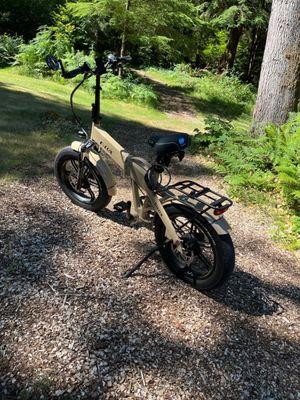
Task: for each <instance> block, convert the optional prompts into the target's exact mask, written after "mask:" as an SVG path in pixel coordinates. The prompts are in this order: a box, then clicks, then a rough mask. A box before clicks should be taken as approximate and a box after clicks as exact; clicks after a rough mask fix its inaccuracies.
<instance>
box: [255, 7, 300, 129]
mask: <svg viewBox="0 0 300 400" xmlns="http://www.w3.org/2000/svg"><path fill="white" fill-rule="evenodd" d="M299 21H300V0H273V4H272V11H271V17H270V23H269V29H268V35H267V42H266V47H265V53H264V58H263V64H262V70H261V75H260V80H259V88H258V96H257V101H256V107H255V111H254V128H259V127H260V126H262V125H264V124H266V123H269V122H272V123H275V124H282V123H284V122H285V121H286V119H287V116H288V113H289V112H290V111H293V110H295V109H296V107H297V104H298V102H299V94H300V93H299V80H300V77H299V75H300V25H299ZM258 130H259V129H258Z"/></svg>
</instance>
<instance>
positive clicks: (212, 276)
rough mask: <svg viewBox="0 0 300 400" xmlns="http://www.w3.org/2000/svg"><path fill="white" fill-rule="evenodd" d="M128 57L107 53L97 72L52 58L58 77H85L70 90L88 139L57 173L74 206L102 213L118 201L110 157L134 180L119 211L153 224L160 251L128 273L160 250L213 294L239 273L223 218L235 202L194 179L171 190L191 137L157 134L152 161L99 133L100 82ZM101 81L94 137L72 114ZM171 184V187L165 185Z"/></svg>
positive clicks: (64, 153)
mask: <svg viewBox="0 0 300 400" xmlns="http://www.w3.org/2000/svg"><path fill="white" fill-rule="evenodd" d="M130 60H131V58H130V57H116V56H114V55H109V56H108V59H107V62H105V63H104V62H103V60H102V59H101V58H97V59H96V60H95V65H96V67H95V68H91V66H90V65H89V64H87V63H84V64H83V65H81V66H80V67H78V68H76V69H74V70H72V71H66V70H65V68H64V66H63V63H62V61H61V60H57V59H56V58H55V57H54V56H48V57H47V60H46V62H47V65H48V67H49V68H50V69H51V70H53V71H58V70H61V73H62V76H63V77H64V78H66V79H71V78H74V77H76V76H77V75H79V74H82V75H83V78H82V80H81V82H80V83H79V84H77V86H76V87H75V89H74V90H73V91H72V94H71V98H70V103H71V108H72V111H73V115H74V118H75V121H76V122H77V124H78V125H79V126H80V131H79V135H80V136H81V138H83V139H82V140H80V141H74V142H73V143H71V145H70V146H68V147H66V148H64V149H62V150H61V151H60V152H59V154H58V155H57V157H56V159H55V164H54V169H55V175H56V178H57V181H58V183H59V185H60V187H61V189H62V190H63V192H64V193H65V194H66V195H67V196H68V197H69V199H70V200H71V201H72V202H73V203H74V204H76V205H78V206H80V207H82V208H84V209H86V210H90V211H93V212H98V211H99V210H102V209H104V208H105V207H107V205H108V204H109V203H110V201H111V199H112V198H113V196H115V195H116V186H117V182H116V178H115V177H114V176H113V174H112V172H111V169H110V167H109V165H108V164H107V162H106V160H105V159H104V158H103V153H105V154H106V155H107V156H108V157H109V158H111V159H112V160H113V161H114V162H115V163H116V164H117V165H118V166H119V167H120V168H121V169H122V170H123V171H124V174H125V176H126V177H128V179H129V181H130V185H131V190H132V200H131V201H122V202H119V203H117V204H115V205H114V209H115V210H116V211H119V212H126V213H127V216H128V218H129V219H131V220H132V219H141V220H143V221H146V222H151V223H152V224H153V227H154V234H155V240H156V244H157V246H156V247H155V248H153V249H152V250H151V251H150V253H149V254H148V255H147V256H146V257H144V258H143V260H141V262H139V263H138V264H137V265H136V266H135V267H134V268H132V269H131V270H129V271H126V272H125V274H124V276H125V277H126V278H128V277H130V276H131V275H132V274H133V273H134V272H135V271H137V270H138V269H139V268H140V267H141V265H142V264H143V262H144V261H146V259H147V258H148V257H150V256H151V255H152V254H153V253H154V252H155V251H159V252H160V255H161V258H162V260H163V261H164V263H165V264H166V265H167V267H168V268H169V269H170V270H171V271H172V272H173V273H174V274H175V275H176V276H177V277H179V278H180V279H182V280H184V281H185V282H187V283H188V284H191V285H192V286H194V287H195V288H197V289H198V290H210V289H213V288H216V287H217V286H220V285H221V284H223V283H224V282H225V281H226V280H227V279H228V278H229V276H230V275H231V273H232V272H233V269H234V263H235V254H234V246H233V243H232V240H231V237H230V234H229V231H230V227H229V224H228V223H227V222H226V220H225V218H224V215H223V214H224V213H225V212H226V211H227V210H228V208H229V207H230V206H231V205H232V201H231V200H230V199H229V198H227V197H225V196H221V195H219V194H218V193H217V192H215V191H213V190H211V189H209V188H208V187H204V186H202V185H201V184H199V183H197V182H193V181H192V180H184V181H181V182H177V183H174V184H171V174H170V172H169V169H168V167H169V165H170V163H171V161H172V159H173V158H174V157H178V158H179V160H180V161H182V160H183V158H184V155H185V150H186V149H187V148H188V146H189V145H190V142H191V139H190V136H189V135H187V134H183V133H182V134H181V133H178V134H171V133H170V134H166V135H154V136H152V137H150V138H149V145H150V146H152V147H153V148H154V152H155V159H154V160H153V161H152V162H149V161H147V160H145V159H143V158H140V157H136V156H134V155H132V154H129V153H128V152H127V151H126V150H125V149H124V148H123V147H122V146H121V145H120V144H119V143H118V142H117V141H116V140H115V139H114V138H113V137H112V136H111V135H110V134H109V133H108V132H107V131H105V130H104V129H103V128H102V127H101V116H100V90H101V86H100V78H101V76H102V75H103V74H105V73H106V72H107V71H108V70H109V69H110V68H112V69H114V68H117V67H120V66H122V65H123V64H124V63H126V62H128V61H130ZM92 76H94V77H95V78H96V85H95V101H94V103H93V104H92V121H93V122H92V129H91V133H90V135H89V134H87V132H86V131H85V130H84V128H82V127H81V124H80V120H79V118H78V117H77V116H76V113H75V111H74V103H73V98H74V94H75V93H76V91H77V90H78V89H79V88H80V87H81V86H82V84H83V83H84V82H85V81H86V80H87V79H89V78H91V77H92ZM166 177H167V178H168V179H167V182H166V179H165V178H166Z"/></svg>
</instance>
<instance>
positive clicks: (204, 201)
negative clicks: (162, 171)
mask: <svg viewBox="0 0 300 400" xmlns="http://www.w3.org/2000/svg"><path fill="white" fill-rule="evenodd" d="M159 194H160V195H161V196H162V197H163V198H165V197H166V198H172V199H174V200H177V201H178V202H180V203H183V204H185V205H186V204H187V203H188V204H190V205H191V206H192V207H194V208H196V209H197V211H198V212H200V213H201V214H203V213H205V212H207V211H208V210H211V209H212V210H214V211H217V212H219V213H220V214H221V213H222V211H223V212H224V211H226V210H227V209H228V208H229V207H230V206H232V204H233V202H232V201H231V200H230V199H229V198H228V197H225V196H221V195H220V194H218V193H216V192H214V191H213V190H211V189H209V188H208V187H205V186H202V185H200V184H199V183H196V182H193V181H188V180H187V181H182V182H178V183H175V184H174V185H170V186H167V187H166V188H165V189H163V190H161V191H160V193H159Z"/></svg>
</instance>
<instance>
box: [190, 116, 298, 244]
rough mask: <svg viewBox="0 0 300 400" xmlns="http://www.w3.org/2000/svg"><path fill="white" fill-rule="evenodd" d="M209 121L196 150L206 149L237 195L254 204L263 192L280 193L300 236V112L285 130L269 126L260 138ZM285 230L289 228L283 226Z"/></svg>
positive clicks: (195, 142)
mask: <svg viewBox="0 0 300 400" xmlns="http://www.w3.org/2000/svg"><path fill="white" fill-rule="evenodd" d="M205 122H206V128H205V131H204V133H203V134H200V133H199V134H197V135H195V137H194V139H193V147H192V148H193V150H194V151H200V150H201V151H203V150H205V151H207V152H209V153H211V154H212V155H213V156H214V159H215V161H216V170H217V171H218V172H220V173H222V174H224V175H225V181H227V182H228V183H229V185H230V188H231V191H232V193H233V194H235V195H237V196H241V197H244V198H248V199H250V200H251V201H254V202H257V201H258V198H259V199H260V198H261V193H263V192H270V193H272V194H276V198H277V201H279V200H278V199H280V198H281V199H282V200H281V202H282V204H281V207H283V208H285V209H287V210H289V211H288V212H289V213H290V214H291V215H293V217H291V219H290V220H291V224H292V232H293V233H292V234H293V235H294V236H297V235H298V233H299V231H300V113H297V114H292V115H291V116H290V119H289V120H288V122H287V123H285V124H284V125H282V126H281V127H276V126H274V125H269V126H267V127H266V128H265V135H262V136H259V137H251V136H250V135H249V134H247V133H245V132H237V131H235V130H234V129H233V127H232V126H231V125H230V124H229V123H228V122H227V121H224V120H221V119H220V118H209V119H206V120H205ZM255 190H256V192H255ZM278 195H279V196H278ZM282 229H287V228H286V226H285V225H282ZM295 246H296V245H295Z"/></svg>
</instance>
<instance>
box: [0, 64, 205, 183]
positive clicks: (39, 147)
mask: <svg viewBox="0 0 300 400" xmlns="http://www.w3.org/2000/svg"><path fill="white" fill-rule="evenodd" d="M73 83H74V82H73ZM71 89H72V87H71V86H70V85H62V84H60V83H56V82H53V81H50V80H47V79H35V78H31V77H27V76H23V75H19V74H18V73H17V72H16V70H14V69H10V68H6V69H2V70H0V102H1V109H0V144H1V149H2V151H1V155H0V178H5V179H16V178H19V177H24V176H31V175H41V174H43V173H44V172H45V171H47V169H50V168H51V163H52V161H53V159H54V157H55V154H56V153H57V151H58V150H59V149H60V148H61V147H62V146H65V145H67V144H69V143H70V141H71V140H74V135H73V133H76V126H74V124H73V123H72V121H71V120H72V115H71V110H70V106H69V96H70V92H71ZM75 101H76V104H77V108H78V110H79V114H80V116H81V118H82V119H83V121H84V122H85V124H86V126H89V124H90V118H91V116H90V105H91V103H92V102H93V96H91V95H90V94H89V93H87V92H86V91H83V90H80V91H78V93H77V95H76V98H75ZM101 106H102V113H103V125H104V127H105V128H107V129H109V128H110V126H111V125H113V124H118V123H120V122H122V121H123V122H124V121H130V122H132V123H137V124H141V125H144V126H145V127H150V128H151V127H153V128H155V129H156V128H158V129H162V130H166V131H168V130H170V131H178V132H187V133H192V131H193V129H195V128H197V127H202V126H203V119H201V118H199V119H197V120H193V121H186V120H184V119H181V118H180V117H177V116H170V115H167V114H165V113H163V112H160V111H158V110H155V109H152V108H146V107H142V106H138V105H134V104H130V103H124V102H120V101H116V100H108V99H105V100H103V101H102V104H101Z"/></svg>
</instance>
